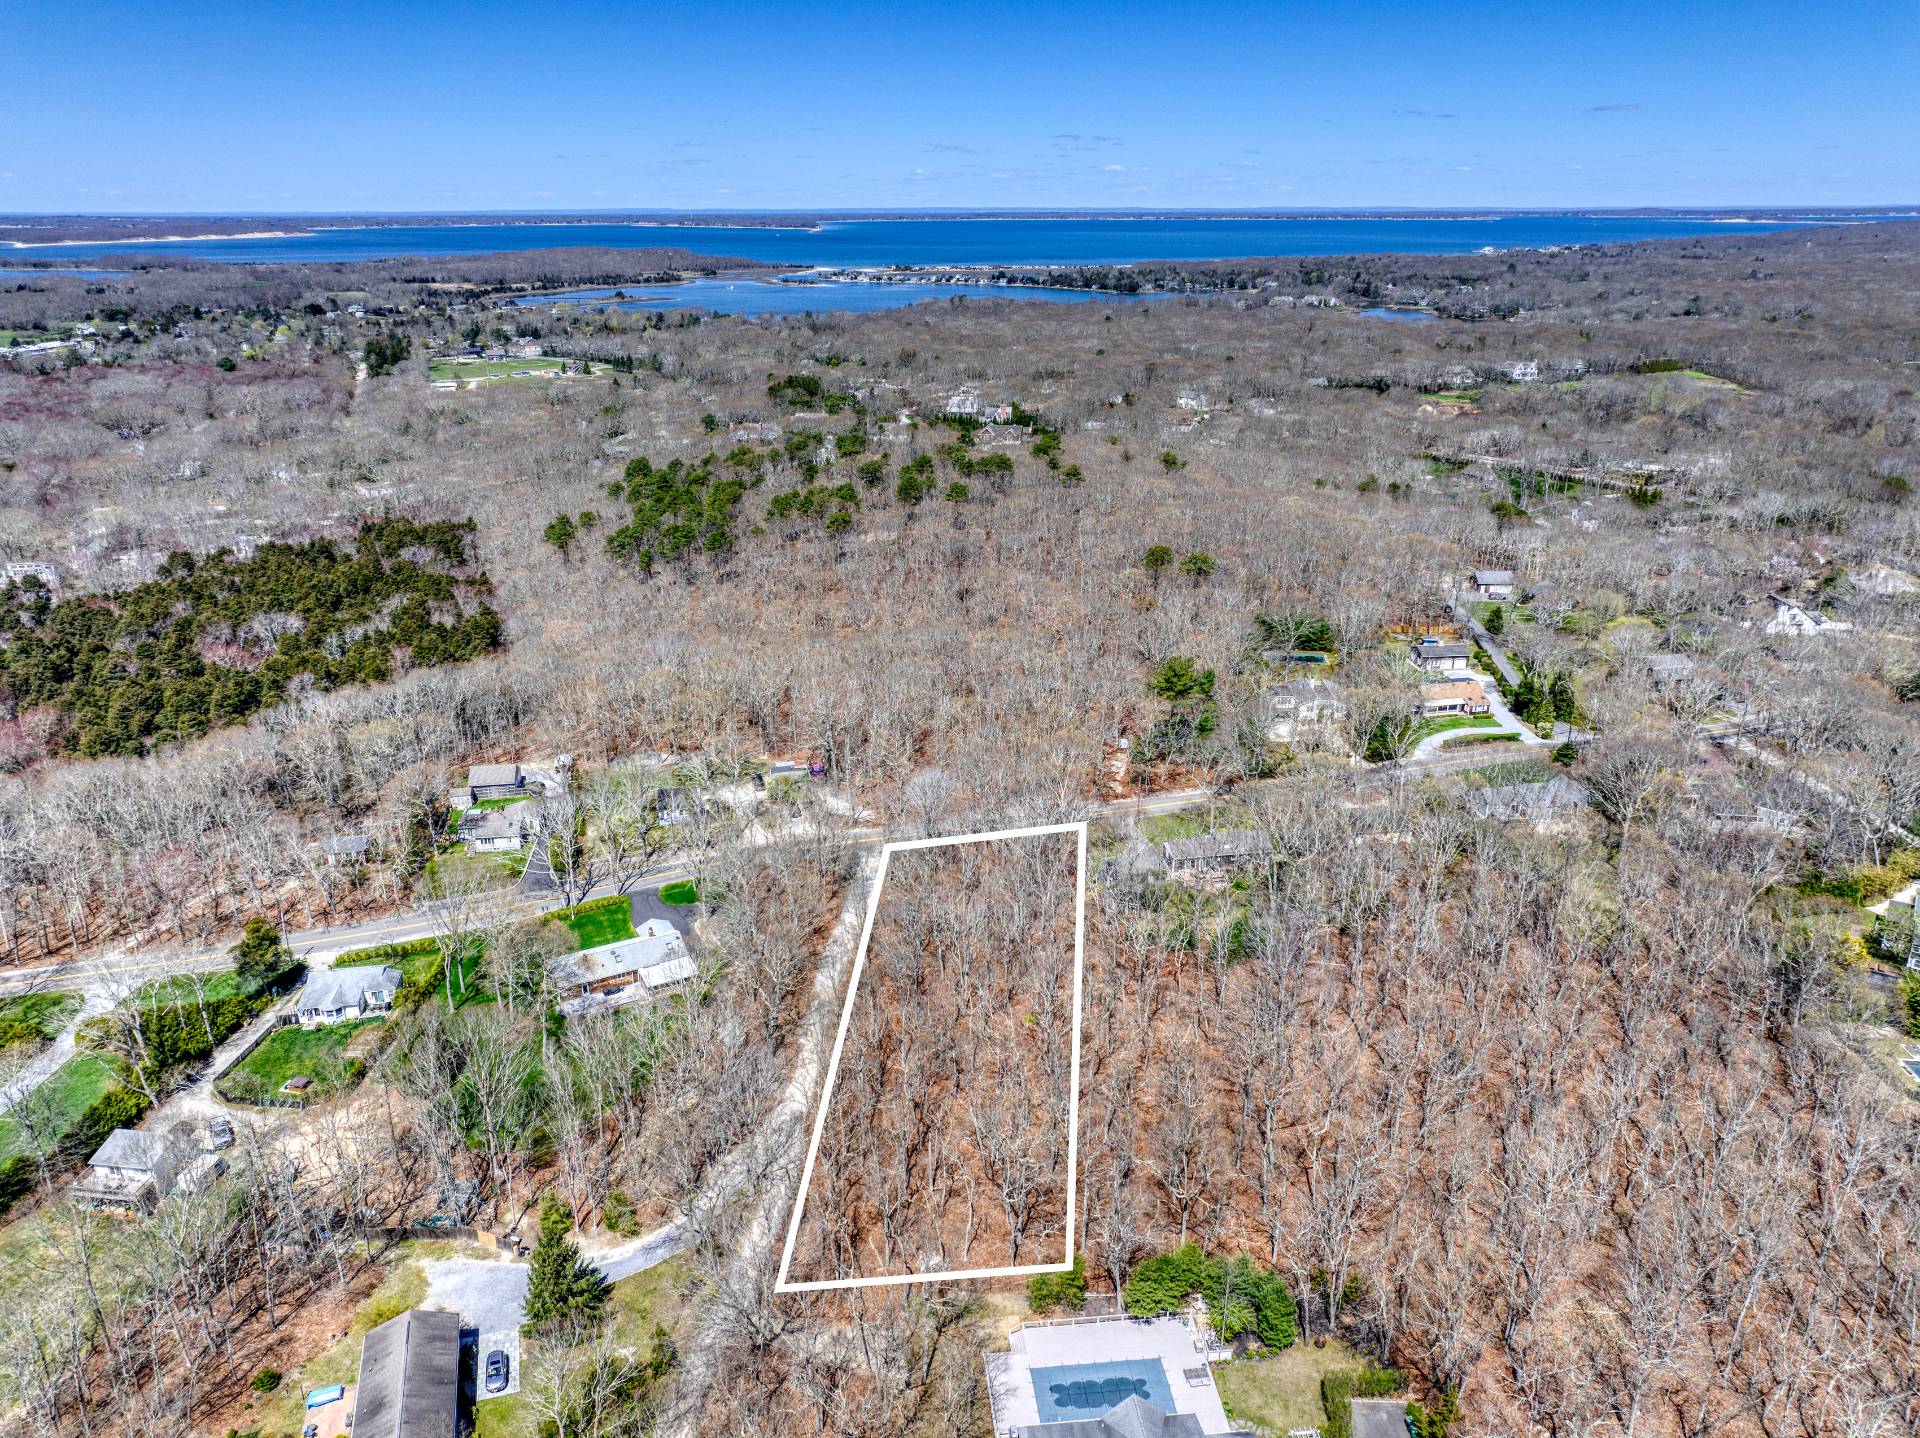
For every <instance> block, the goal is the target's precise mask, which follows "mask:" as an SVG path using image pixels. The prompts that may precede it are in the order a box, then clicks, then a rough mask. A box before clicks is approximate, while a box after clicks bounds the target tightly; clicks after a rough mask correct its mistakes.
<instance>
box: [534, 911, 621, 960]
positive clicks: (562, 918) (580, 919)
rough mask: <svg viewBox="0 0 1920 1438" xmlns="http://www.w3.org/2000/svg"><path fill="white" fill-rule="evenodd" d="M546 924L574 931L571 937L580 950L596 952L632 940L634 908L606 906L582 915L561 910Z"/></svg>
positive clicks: (577, 912)
mask: <svg viewBox="0 0 1920 1438" xmlns="http://www.w3.org/2000/svg"><path fill="white" fill-rule="evenodd" d="M547 922H548V923H560V924H564V925H566V927H567V928H569V929H571V930H573V937H574V939H575V940H576V941H577V942H578V943H579V945H580V947H581V948H583V949H597V948H599V947H600V945H602V944H617V943H619V942H620V941H621V940H622V939H631V938H632V937H633V906H632V905H631V904H625V903H621V904H608V905H606V906H605V907H604V908H599V909H588V910H586V911H585V912H584V913H582V912H581V911H579V910H577V909H562V910H561V911H560V912H559V913H557V914H553V915H551V916H550V917H549V918H548V920H547Z"/></svg>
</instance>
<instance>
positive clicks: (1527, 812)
mask: <svg viewBox="0 0 1920 1438" xmlns="http://www.w3.org/2000/svg"><path fill="white" fill-rule="evenodd" d="M1586 804H1587V791H1586V790H1585V789H1583V788H1581V787H1580V785H1578V784H1576V783H1574V782H1573V780H1571V779H1569V778H1567V776H1566V775H1564V774H1556V775H1554V777H1553V778H1551V779H1549V780H1547V781H1546V782H1545V783H1544V784H1505V785H1501V786H1500V787H1498V788H1491V789H1475V790H1473V791H1472V792H1471V793H1469V794H1468V795H1467V807H1468V808H1469V809H1471V810H1472V811H1473V812H1474V813H1475V814H1476V815H1477V816H1479V817H1480V818H1482V819H1546V818H1551V817H1552V816H1554V815H1556V814H1566V813H1571V812H1572V811H1573V810H1575V809H1582V808H1585V807H1586Z"/></svg>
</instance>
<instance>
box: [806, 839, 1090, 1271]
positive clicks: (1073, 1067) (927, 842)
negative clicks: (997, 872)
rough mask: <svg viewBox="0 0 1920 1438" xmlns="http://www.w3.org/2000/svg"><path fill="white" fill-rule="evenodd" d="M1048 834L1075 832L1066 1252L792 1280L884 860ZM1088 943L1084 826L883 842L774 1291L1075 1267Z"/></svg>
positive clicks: (881, 885) (884, 872)
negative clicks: (1004, 1263) (1050, 1258)
mask: <svg viewBox="0 0 1920 1438" xmlns="http://www.w3.org/2000/svg"><path fill="white" fill-rule="evenodd" d="M1046 834H1077V835H1079V836H1080V842H1079V844H1078V846H1077V853H1078V858H1077V860H1076V867H1075V870H1074V886H1073V1046H1072V1054H1071V1058H1070V1060H1069V1062H1068V1068H1067V1256H1066V1258H1065V1260H1064V1261H1062V1262H1060V1263H1027V1264H1019V1265H1017V1266H1014V1267H1011V1268H955V1269H947V1270H944V1271H942V1272H939V1273H901V1274H884V1275H881V1276H880V1277H877V1278H831V1279H818V1280H814V1281H811V1282H806V1283H792V1282H789V1281H788V1279H787V1271H788V1270H789V1269H790V1268H791V1267H792V1265H793V1247H794V1244H795V1243H796V1242H798V1241H799V1237H800V1217H801V1215H802V1214H803V1213H804V1212H805V1211H806V1207H807V1190H808V1189H809V1188H810V1187H812V1184H813V1164H814V1160H815V1159H817V1158H818V1157H819V1156H820V1139H821V1136H822V1135H823V1134H824V1133H825V1132H826V1128H827V1105H828V1104H829V1103H831V1102H832V1101H833V1084H834V1080H835V1079H836V1078H838V1077H839V1074H840V1051H841V1050H842V1049H843V1048H845V1047H846V1042H847V1029H848V1027H849V1026H850V1025H851V1023H852V1022H853V1004H854V1000H855V999H856V998H857V997H858V996H859V993H860V976H861V974H862V973H864V972H865V971H866V967H867V945H868V943H869V942H870V941H871V940H872V938H873V920H874V916H875V915H876V914H878V913H879V912H880V894H881V892H882V891H883V890H884V889H885V888H886V886H887V864H888V861H889V860H890V859H891V858H892V857H893V855H894V854H896V853H900V852H903V851H905V850H908V849H938V848H945V847H948V846H951V845H954V844H978V843H983V842H985V841H986V840H988V839H1037V838H1040V837H1041V836H1042V835H1046ZM1086 946H1087V825H1086V821H1085V820H1082V821H1081V822H1079V823H1077V824H1045V825H1041V826H1039V827H1037V828H1031V829H992V830H987V831H985V832H982V833H978V834H954V835H951V836H949V837H947V838H944V839H907V840H901V841H896V842H893V843H889V844H886V845H884V846H882V848H881V850H880V872H879V873H878V874H876V875H875V876H874V880H873V892H872V893H871V894H870V895H868V897H867V920H866V923H865V924H864V925H863V926H862V927H861V930H860V947H859V949H858V950H857V951H856V953H855V954H854V958H853V977H852V978H851V979H850V980H848V982H847V1001H846V1003H845V1004H844V1005H843V1006H842V1007H841V1010H840V1028H839V1031H838V1032H837V1033H835V1034H834V1037H833V1053H832V1055H831V1056H830V1057H829V1058H828V1060H827V1085H826V1088H825V1089H824V1090H823V1091H822V1093H821V1095H820V1107H819V1110H818V1111H817V1112H816V1113H815V1114H814V1117H813V1138H812V1141H811V1142H809V1143H808V1145H807V1162H806V1166H805V1167H804V1168H802V1169H801V1171H800V1191H799V1193H797V1194H795V1195H794V1199H793V1217H792V1218H791V1219H790V1220H789V1221H788V1223H787V1242H786V1246H785V1248H784V1249H783V1250H782V1251H781V1254H780V1272H779V1274H778V1275H777V1276H776V1277H775V1279H774V1283H773V1291H774V1292H775V1293H820V1292H825V1291H827V1290H831V1289H840V1288H880V1287H886V1286H897V1285H901V1284H908V1283H943V1282H947V1281H950V1280H957V1279H963V1278H1020V1277H1025V1276H1026V1275H1028V1274H1034V1273H1067V1272H1070V1271H1072V1268H1073V1219H1074V1213H1075V1211H1076V1209H1077V1207H1078V1204H1079V1195H1078V1178H1079V1171H1080V1163H1079V1159H1080V988H1081V976H1082V974H1083V973H1084V972H1085V968H1086Z"/></svg>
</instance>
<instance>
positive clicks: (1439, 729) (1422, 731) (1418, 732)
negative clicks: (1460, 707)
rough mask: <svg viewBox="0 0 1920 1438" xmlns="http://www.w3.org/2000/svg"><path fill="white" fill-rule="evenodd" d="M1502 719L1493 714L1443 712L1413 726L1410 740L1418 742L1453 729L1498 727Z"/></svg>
mask: <svg viewBox="0 0 1920 1438" xmlns="http://www.w3.org/2000/svg"><path fill="white" fill-rule="evenodd" d="M1499 727H1500V721H1499V720H1498V719H1496V718H1494V717H1493V716H1492V715H1491V714H1441V715H1438V716H1436V717H1435V718H1432V719H1422V720H1421V721H1420V722H1419V723H1418V724H1416V725H1414V726H1413V733H1412V735H1411V736H1409V742H1410V743H1413V744H1418V743H1419V742H1420V741H1421V740H1422V739H1428V738H1431V737H1432V736H1433V735H1435V734H1445V733H1447V732H1448V731H1449V730H1452V729H1498V728H1499Z"/></svg>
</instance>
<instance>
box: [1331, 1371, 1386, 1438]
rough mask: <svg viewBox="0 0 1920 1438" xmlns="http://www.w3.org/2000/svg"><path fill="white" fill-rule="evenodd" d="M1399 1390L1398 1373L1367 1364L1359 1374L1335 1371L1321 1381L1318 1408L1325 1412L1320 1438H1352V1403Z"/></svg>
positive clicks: (1384, 1395)
mask: <svg viewBox="0 0 1920 1438" xmlns="http://www.w3.org/2000/svg"><path fill="white" fill-rule="evenodd" d="M1401 1387H1402V1384H1401V1381H1400V1373H1399V1370H1397V1369H1393V1368H1376V1367H1374V1366H1373V1365H1372V1364H1371V1363H1369V1364H1368V1365H1367V1366H1366V1367H1365V1368H1362V1369H1361V1370H1360V1371H1359V1372H1357V1373H1356V1372H1355V1371H1354V1370H1353V1369H1351V1368H1337V1369H1335V1370H1334V1371H1333V1372H1331V1373H1328V1374H1325V1375H1323V1376H1322V1377H1321V1379H1320V1404H1321V1406H1322V1407H1323V1408H1325V1409H1326V1410H1327V1422H1326V1426H1325V1427H1324V1428H1322V1429H1321V1430H1320V1431H1321V1433H1322V1435H1323V1438H1353V1406H1352V1405H1353V1400H1354V1399H1356V1398H1386V1397H1389V1396H1391V1395H1392V1394H1395V1393H1398V1392H1399V1391H1400V1389H1401Z"/></svg>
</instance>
